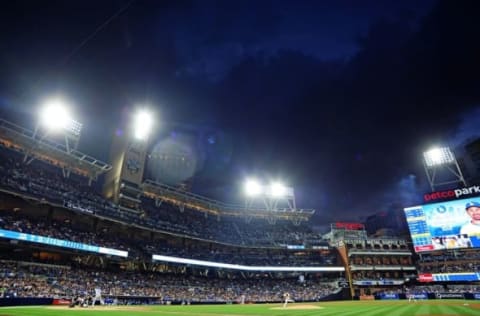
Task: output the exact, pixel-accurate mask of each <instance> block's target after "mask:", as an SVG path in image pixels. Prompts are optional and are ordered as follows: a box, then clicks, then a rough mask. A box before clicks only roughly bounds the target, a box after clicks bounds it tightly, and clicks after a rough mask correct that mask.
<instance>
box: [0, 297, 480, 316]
mask: <svg viewBox="0 0 480 316" xmlns="http://www.w3.org/2000/svg"><path fill="white" fill-rule="evenodd" d="M281 306H282V305H281V304H259V305H248V304H247V305H196V306H195V305H191V306H134V307H103V306H101V307H95V308H78V307H76V308H72V309H69V308H65V307H2V308H0V316H17V315H18V316H25V315H29V316H47V315H48V316H71V315H76V316H79V315H89V316H127V315H128V316H141V315H159V316H266V315H269V316H313V315H315V316H316V315H322V316H323V315H325V316H357V315H365V316H383V315H385V316H411V315H416V316H426V315H432V316H451V315H472V316H473V315H475V316H479V315H480V302H479V303H477V302H475V301H464V300H436V301H418V302H416V303H414V302H410V303H409V302H407V301H360V302H359V301H340V302H324V303H311V304H310V303H307V304H300V303H298V304H289V306H288V307H287V308H286V309H283V308H282V307H281ZM120 308H121V309H122V310H119V309H120Z"/></svg>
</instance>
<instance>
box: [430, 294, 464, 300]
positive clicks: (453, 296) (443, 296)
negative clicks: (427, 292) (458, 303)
mask: <svg viewBox="0 0 480 316" xmlns="http://www.w3.org/2000/svg"><path fill="white" fill-rule="evenodd" d="M435 297H436V298H438V299H442V300H443V299H464V298H465V296H464V295H463V293H435Z"/></svg>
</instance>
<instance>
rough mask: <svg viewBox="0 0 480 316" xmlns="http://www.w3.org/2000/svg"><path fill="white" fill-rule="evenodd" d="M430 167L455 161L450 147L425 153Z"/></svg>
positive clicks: (426, 161)
mask: <svg viewBox="0 0 480 316" xmlns="http://www.w3.org/2000/svg"><path fill="white" fill-rule="evenodd" d="M423 157H424V158H425V163H426V165H427V166H428V167H433V166H438V165H443V164H448V163H452V162H454V161H455V157H454V156H453V153H452V151H451V150H450V148H448V147H441V148H434V149H430V150H429V151H426V152H424V153H423Z"/></svg>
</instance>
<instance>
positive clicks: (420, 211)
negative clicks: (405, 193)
mask: <svg viewBox="0 0 480 316" xmlns="http://www.w3.org/2000/svg"><path fill="white" fill-rule="evenodd" d="M404 211H405V216H406V219H407V223H408V228H409V229H410V235H411V236H412V241H413V245H414V248H415V251H416V252H422V251H434V250H442V249H458V248H471V247H480V197H475V198H469V199H461V200H454V201H447V202H439V203H432V204H424V205H419V206H413V207H407V208H405V209H404Z"/></svg>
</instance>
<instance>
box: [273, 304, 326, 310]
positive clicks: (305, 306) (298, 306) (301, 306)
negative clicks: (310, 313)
mask: <svg viewBox="0 0 480 316" xmlns="http://www.w3.org/2000/svg"><path fill="white" fill-rule="evenodd" d="M322 308H324V307H322V306H317V305H312V304H292V305H287V307H283V306H280V307H272V308H270V309H322Z"/></svg>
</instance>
